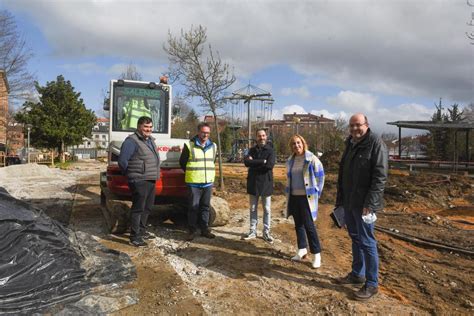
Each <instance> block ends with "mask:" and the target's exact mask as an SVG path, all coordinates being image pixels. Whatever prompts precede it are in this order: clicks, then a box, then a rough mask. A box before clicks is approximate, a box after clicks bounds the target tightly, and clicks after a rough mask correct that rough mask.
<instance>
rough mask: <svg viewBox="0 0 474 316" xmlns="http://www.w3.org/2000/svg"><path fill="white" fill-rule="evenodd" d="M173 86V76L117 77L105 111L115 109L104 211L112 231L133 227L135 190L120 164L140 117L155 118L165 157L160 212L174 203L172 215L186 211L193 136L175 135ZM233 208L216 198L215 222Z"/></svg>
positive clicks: (159, 148) (102, 176) (162, 158)
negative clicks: (184, 154)
mask: <svg viewBox="0 0 474 316" xmlns="http://www.w3.org/2000/svg"><path fill="white" fill-rule="evenodd" d="M171 99H172V87H171V85H169V84H168V82H167V78H166V77H165V76H162V77H161V78H160V82H159V83H156V82H146V81H134V80H124V79H118V80H111V81H110V90H109V98H108V99H106V101H105V102H104V110H105V111H107V112H108V113H109V119H110V126H109V147H108V163H107V169H106V171H105V172H102V173H101V174H100V188H101V193H100V198H101V206H102V212H103V215H104V217H105V219H106V223H107V227H108V229H109V231H110V232H111V233H124V232H126V231H127V230H128V228H129V216H130V207H131V192H130V189H129V187H128V180H127V177H126V176H125V175H123V174H122V173H121V171H120V168H119V166H118V157H119V155H120V148H121V146H122V143H123V141H124V140H125V138H126V137H127V136H128V135H130V134H132V133H134V132H135V129H136V127H137V121H138V118H139V117H140V116H149V117H151V118H152V120H153V133H152V135H153V137H154V138H155V144H156V148H157V151H158V152H159V155H160V161H161V164H160V169H161V170H160V179H159V180H158V181H157V182H156V197H155V205H156V206H157V207H156V211H157V212H159V211H160V209H163V208H160V207H159V206H160V205H172V207H171V214H170V208H169V207H168V208H165V209H167V213H168V215H169V216H168V217H171V218H173V217H174V215H182V214H186V210H187V203H186V202H187V196H188V189H187V187H186V184H185V182H184V172H183V170H182V169H181V168H180V166H179V157H180V154H181V150H182V149H183V146H184V143H185V142H187V141H189V140H187V139H179V138H171V109H172V102H171V101H172V100H171ZM228 213H229V208H228V205H227V203H226V201H225V200H223V199H221V198H218V197H215V196H214V197H213V198H212V199H211V210H210V219H209V223H210V225H214V226H216V225H224V224H226V223H227V221H228V216H229V214H228Z"/></svg>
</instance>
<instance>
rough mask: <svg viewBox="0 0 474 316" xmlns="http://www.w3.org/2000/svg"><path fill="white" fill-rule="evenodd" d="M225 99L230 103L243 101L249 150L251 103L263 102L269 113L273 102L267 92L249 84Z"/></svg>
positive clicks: (250, 140) (250, 142)
mask: <svg viewBox="0 0 474 316" xmlns="http://www.w3.org/2000/svg"><path fill="white" fill-rule="evenodd" d="M225 99H226V100H228V101H230V102H240V101H243V102H244V104H247V115H246V116H247V125H248V126H247V128H248V148H250V147H251V144H252V122H251V119H252V115H251V102H252V101H260V102H262V103H263V102H265V103H266V104H267V105H268V106H269V107H270V111H271V107H272V105H273V102H274V101H275V100H274V99H273V98H272V94H271V93H270V92H268V91H265V90H263V89H260V88H258V87H256V86H254V85H251V84H250V83H249V84H248V85H247V86H245V87H243V88H240V89H238V90H236V91H234V92H232V96H229V97H227V98H225ZM270 113H271V112H270ZM233 123H234V122H233ZM264 124H265V120H264ZM236 128H237V127H236ZM234 138H235V136H234Z"/></svg>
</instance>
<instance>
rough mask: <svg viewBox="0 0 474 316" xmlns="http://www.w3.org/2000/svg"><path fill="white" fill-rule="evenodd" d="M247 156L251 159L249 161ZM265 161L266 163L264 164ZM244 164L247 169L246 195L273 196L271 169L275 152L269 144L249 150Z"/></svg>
mask: <svg viewBox="0 0 474 316" xmlns="http://www.w3.org/2000/svg"><path fill="white" fill-rule="evenodd" d="M249 156H251V157H252V159H249ZM265 160H266V162H264V161H265ZM244 164H245V166H246V167H248V168H249V171H248V175H247V193H248V194H251V195H256V196H270V195H272V194H273V167H274V166H275V152H274V151H273V148H272V146H271V145H270V144H268V143H267V144H266V145H265V146H263V147H259V146H254V147H252V148H250V150H249V153H248V156H246V157H245V159H244Z"/></svg>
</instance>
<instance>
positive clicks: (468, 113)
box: [463, 103, 474, 123]
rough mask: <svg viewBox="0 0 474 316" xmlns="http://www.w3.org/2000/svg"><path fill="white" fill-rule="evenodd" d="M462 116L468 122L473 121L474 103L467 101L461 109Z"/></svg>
mask: <svg viewBox="0 0 474 316" xmlns="http://www.w3.org/2000/svg"><path fill="white" fill-rule="evenodd" d="M463 116H464V118H465V120H466V121H467V122H469V123H474V103H469V105H466V106H465V107H464V109H463Z"/></svg>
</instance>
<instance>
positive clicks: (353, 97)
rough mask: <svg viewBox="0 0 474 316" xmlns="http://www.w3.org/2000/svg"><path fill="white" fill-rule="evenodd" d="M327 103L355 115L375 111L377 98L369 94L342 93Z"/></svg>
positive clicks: (330, 98) (329, 99)
mask: <svg viewBox="0 0 474 316" xmlns="http://www.w3.org/2000/svg"><path fill="white" fill-rule="evenodd" d="M326 102H327V103H328V104H330V105H333V106H337V107H341V108H343V109H346V110H349V111H350V112H353V113H356V112H371V111H373V110H374V109H375V105H376V103H377V98H376V97H375V96H373V95H371V94H369V93H360V92H354V91H341V92H339V94H338V95H337V96H336V97H329V98H327V100H326Z"/></svg>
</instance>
